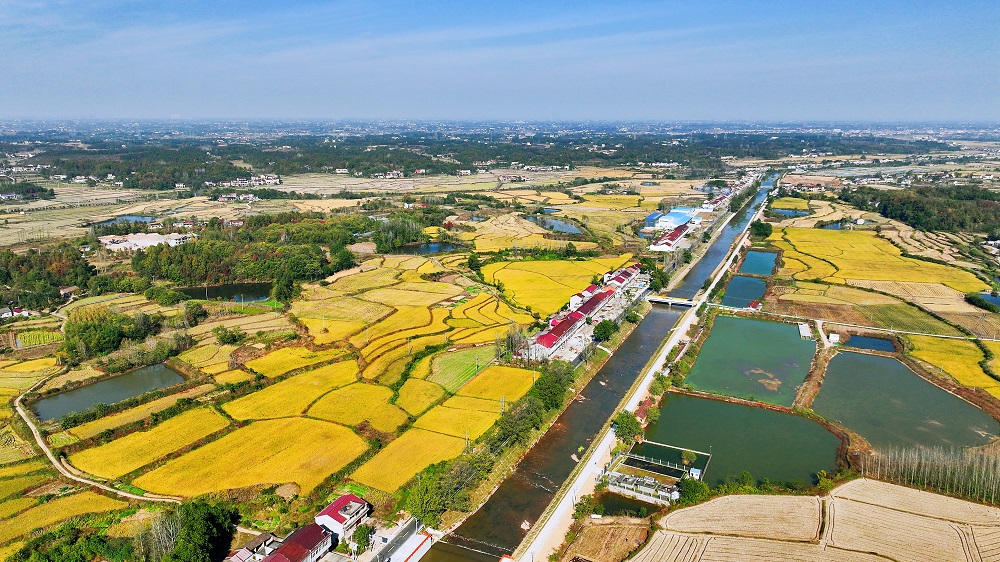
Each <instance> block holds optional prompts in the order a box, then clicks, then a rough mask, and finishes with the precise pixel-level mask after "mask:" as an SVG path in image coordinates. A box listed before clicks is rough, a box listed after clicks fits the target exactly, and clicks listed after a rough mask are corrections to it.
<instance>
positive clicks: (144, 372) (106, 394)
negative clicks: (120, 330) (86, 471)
mask: <svg viewBox="0 0 1000 562" xmlns="http://www.w3.org/2000/svg"><path fill="white" fill-rule="evenodd" d="M181 382H184V377H182V376H181V374H180V373H178V372H177V371H175V370H173V369H171V368H170V367H167V366H166V365H164V364H163V363H157V364H156V365H149V366H146V367H140V368H138V369H136V370H134V371H130V372H128V373H125V374H124V375H119V376H117V377H114V378H110V379H104V380H102V381H99V382H96V383H94V384H88V385H87V386H81V387H80V388H76V389H73V390H68V391H66V392H60V393H59V394H53V395H52V396H49V397H47V398H42V399H41V400H39V401H38V402H36V403H35V405H34V406H33V407H34V409H35V414H36V415H37V416H38V419H39V420H41V421H43V422H44V421H50V420H57V419H60V418H62V417H63V416H65V415H66V414H71V413H73V412H82V411H83V410H87V409H89V408H92V407H93V406H95V405H97V404H115V403H117V402H121V401H122V400H126V399H128V398H132V397H133V396H139V395H140V394H143V393H146V392H149V391H150V390H156V389H158V388H166V387H168V386H173V385H175V384H178V383H181Z"/></svg>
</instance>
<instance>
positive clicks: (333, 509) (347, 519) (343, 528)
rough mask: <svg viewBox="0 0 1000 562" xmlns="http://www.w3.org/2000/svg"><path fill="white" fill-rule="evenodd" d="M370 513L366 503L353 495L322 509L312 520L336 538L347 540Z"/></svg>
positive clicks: (337, 500) (339, 499)
mask: <svg viewBox="0 0 1000 562" xmlns="http://www.w3.org/2000/svg"><path fill="white" fill-rule="evenodd" d="M370 511H371V506H370V505H368V502H366V501H365V500H363V499H361V498H359V497H358V496H355V495H354V494H346V495H343V496H340V497H339V498H337V499H336V500H334V502H333V503H331V504H330V505H328V506H326V507H325V508H323V511H320V512H319V513H317V514H316V517H314V520H315V521H316V524H317V525H320V526H321V527H323V528H324V529H326V530H327V531H329V532H331V533H333V534H335V535H337V537H339V538H341V539H348V538H350V536H351V533H352V532H354V528H355V527H356V526H358V524H360V523H361V522H362V521H364V520H365V519H366V518H367V517H368V513H369V512H370Z"/></svg>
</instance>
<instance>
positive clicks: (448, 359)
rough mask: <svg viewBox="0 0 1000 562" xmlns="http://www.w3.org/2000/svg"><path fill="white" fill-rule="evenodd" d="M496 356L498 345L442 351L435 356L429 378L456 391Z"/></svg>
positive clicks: (448, 389)
mask: <svg viewBox="0 0 1000 562" xmlns="http://www.w3.org/2000/svg"><path fill="white" fill-rule="evenodd" d="M495 356H496V346H493V345H488V346H483V347H474V348H471V349H465V350H461V351H452V352H445V353H440V354H438V355H435V356H434V359H433V362H432V363H431V374H430V377H428V379H427V380H429V381H431V382H434V383H437V384H439V385H441V386H443V387H444V388H445V390H447V391H448V392H452V393H454V392H455V391H457V390H458V389H459V387H461V386H462V385H463V384H465V383H466V382H468V381H469V380H470V379H472V377H474V376H476V374H477V373H478V372H479V370H482V369H483V368H485V367H486V366H487V365H488V364H489V363H490V362H491V361H493V358H494V357H495Z"/></svg>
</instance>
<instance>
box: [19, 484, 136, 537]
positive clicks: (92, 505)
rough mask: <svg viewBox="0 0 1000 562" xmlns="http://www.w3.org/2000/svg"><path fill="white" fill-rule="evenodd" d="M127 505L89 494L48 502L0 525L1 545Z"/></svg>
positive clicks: (82, 493)
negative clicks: (37, 531)
mask: <svg viewBox="0 0 1000 562" xmlns="http://www.w3.org/2000/svg"><path fill="white" fill-rule="evenodd" d="M127 505H128V504H127V503H125V502H122V501H118V500H113V499H111V498H108V497H105V496H102V495H99V494H95V493H94V492H89V491H88V492H81V493H79V494H74V495H71V496H66V497H62V498H57V499H54V500H50V501H48V502H46V503H43V504H41V505H39V506H38V507H33V508H31V509H29V510H27V511H24V512H22V513H21V514H20V515H16V516H14V517H12V518H10V519H8V520H6V521H4V524H3V525H0V544H2V543H6V542H8V541H10V540H11V539H14V538H16V537H20V536H22V535H24V534H26V533H27V532H28V531H31V530H32V529H37V528H39V527H47V526H49V525H52V524H55V523H59V522H60V521H65V520H67V519H71V518H73V517H76V516H78V515H83V514H85V513H102V512H105V511H113V510H116V509H123V508H125V507H126V506H127Z"/></svg>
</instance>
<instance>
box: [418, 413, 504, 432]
mask: <svg viewBox="0 0 1000 562" xmlns="http://www.w3.org/2000/svg"><path fill="white" fill-rule="evenodd" d="M498 419H500V413H499V412H484V411H477V410H460V409H457V408H448V407H446V406H435V407H434V408H431V409H430V410H429V411H428V412H427V413H426V414H424V415H422V416H420V418H419V419H417V421H416V423H414V424H413V427H416V428H418V429H426V430H427V431H434V432H437V433H443V434H445V435H454V436H455V437H462V438H466V437H468V438H469V439H476V438H478V437H479V436H480V435H482V434H484V433H486V430H488V429H489V428H491V427H493V424H494V423H496V421H497V420H498Z"/></svg>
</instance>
